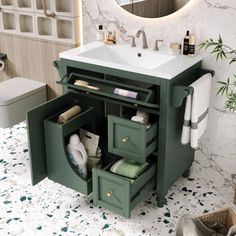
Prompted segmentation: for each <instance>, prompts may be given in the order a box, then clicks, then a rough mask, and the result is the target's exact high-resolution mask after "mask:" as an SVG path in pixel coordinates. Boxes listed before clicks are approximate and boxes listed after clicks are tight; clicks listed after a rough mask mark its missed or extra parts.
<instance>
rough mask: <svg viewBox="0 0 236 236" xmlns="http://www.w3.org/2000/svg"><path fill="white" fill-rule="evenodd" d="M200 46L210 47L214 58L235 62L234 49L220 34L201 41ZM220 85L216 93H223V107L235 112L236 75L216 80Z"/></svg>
mask: <svg viewBox="0 0 236 236" xmlns="http://www.w3.org/2000/svg"><path fill="white" fill-rule="evenodd" d="M199 46H200V49H201V48H205V49H209V48H211V53H212V54H215V55H216V60H217V61H218V60H224V59H225V60H228V61H229V65H231V64H233V63H235V62H236V50H235V49H233V48H231V47H230V46H228V45H226V44H224V43H223V40H222V38H221V36H220V35H219V37H218V39H217V40H216V41H214V40H213V39H212V38H210V39H208V40H206V41H205V42H203V43H201V44H200V45H199ZM217 82H218V83H219V84H220V85H221V87H220V88H219V90H218V92H217V95H219V94H220V95H225V97H226V102H225V108H226V109H227V110H229V111H232V112H236V75H235V74H234V75H233V76H232V78H228V79H227V81H226V82H225V81H221V80H220V81H217Z"/></svg>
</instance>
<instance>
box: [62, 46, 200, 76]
mask: <svg viewBox="0 0 236 236" xmlns="http://www.w3.org/2000/svg"><path fill="white" fill-rule="evenodd" d="M101 46H104V47H117V46H116V45H115V46H108V45H104V43H102V42H97V41H95V42H92V43H89V44H86V45H84V46H81V47H77V48H73V49H70V50H67V51H63V52H61V53H59V57H60V58H61V59H66V60H72V61H77V62H81V63H87V64H92V65H97V66H103V67H107V68H111V69H116V70H122V71H127V72H133V73H137V74H144V75H149V76H152V77H157V78H161V79H167V80H171V79H172V78H174V77H176V76H177V75H178V74H180V73H182V72H183V71H185V70H186V69H188V68H190V67H191V66H193V65H195V64H197V63H198V62H200V61H202V59H203V57H202V56H201V55H198V54H196V55H195V56H194V57H188V56H186V55H177V56H173V58H171V59H170V60H169V61H167V62H166V63H164V64H161V65H159V66H158V67H156V68H153V69H146V68H141V67H136V66H130V65H124V64H120V63H114V62H109V61H103V60H98V59H96V58H89V57H86V56H83V55H80V54H83V53H86V52H89V51H90V50H93V49H96V48H98V47H101ZM124 47H128V46H127V45H124ZM131 50H134V49H131ZM136 50H138V51H141V52H144V53H146V52H148V53H152V54H154V53H155V52H151V51H150V50H149V51H147V50H146V51H145V50H143V49H136ZM160 53H162V54H163V55H165V53H166V51H160ZM169 56H170V55H169Z"/></svg>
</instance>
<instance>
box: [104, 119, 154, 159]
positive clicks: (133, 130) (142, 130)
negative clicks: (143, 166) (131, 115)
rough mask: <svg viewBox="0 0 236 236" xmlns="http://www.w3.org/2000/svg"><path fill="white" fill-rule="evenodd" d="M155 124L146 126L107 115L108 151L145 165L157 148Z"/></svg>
mask: <svg viewBox="0 0 236 236" xmlns="http://www.w3.org/2000/svg"><path fill="white" fill-rule="evenodd" d="M157 133H158V132H157V122H155V123H154V124H152V125H151V127H149V128H147V126H146V125H144V124H141V123H138V122H135V121H132V120H129V119H127V118H123V117H117V116H113V115H108V151H109V152H111V153H114V154H116V155H119V156H122V157H124V158H127V159H132V160H134V161H137V162H140V163H145V162H146V157H147V156H148V155H150V154H151V153H152V152H153V151H154V150H155V149H156V147H157Z"/></svg>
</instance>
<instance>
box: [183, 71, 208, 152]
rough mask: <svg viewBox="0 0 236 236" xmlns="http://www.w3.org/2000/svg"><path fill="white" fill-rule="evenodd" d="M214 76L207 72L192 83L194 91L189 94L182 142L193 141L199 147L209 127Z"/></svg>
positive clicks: (194, 146)
mask: <svg viewBox="0 0 236 236" xmlns="http://www.w3.org/2000/svg"><path fill="white" fill-rule="evenodd" d="M211 80H212V76H211V74H210V73H207V74H205V75H203V76H202V77H200V78H199V79H198V80H196V81H195V82H194V83H192V84H191V85H190V86H191V87H192V88H193V93H192V94H190V95H188V97H187V101H186V106H185V113H184V124H183V130H182V137H181V143H182V144H187V143H189V142H191V147H192V148H194V149H196V148H198V140H199V139H200V137H201V136H202V135H203V133H204V132H205V130H206V128H207V120H208V108H209V101H210V91H211Z"/></svg>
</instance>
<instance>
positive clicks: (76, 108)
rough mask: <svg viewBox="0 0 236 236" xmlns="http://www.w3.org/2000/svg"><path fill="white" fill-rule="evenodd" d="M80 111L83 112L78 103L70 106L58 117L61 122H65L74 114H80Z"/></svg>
mask: <svg viewBox="0 0 236 236" xmlns="http://www.w3.org/2000/svg"><path fill="white" fill-rule="evenodd" d="M80 112H81V107H80V106H78V105H75V106H73V107H72V108H70V109H69V110H67V111H65V112H64V113H62V114H61V115H60V116H59V118H58V122H59V123H60V124H63V123H65V122H66V121H68V120H69V119H71V118H73V117H74V116H76V115H78V114H79V113H80Z"/></svg>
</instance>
